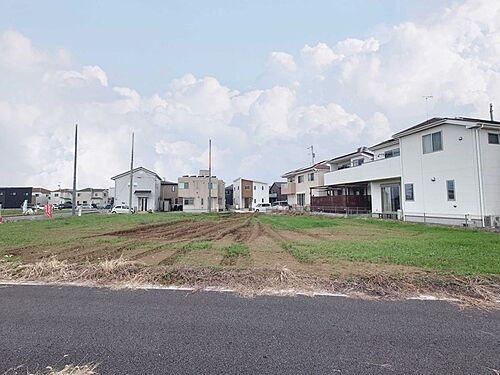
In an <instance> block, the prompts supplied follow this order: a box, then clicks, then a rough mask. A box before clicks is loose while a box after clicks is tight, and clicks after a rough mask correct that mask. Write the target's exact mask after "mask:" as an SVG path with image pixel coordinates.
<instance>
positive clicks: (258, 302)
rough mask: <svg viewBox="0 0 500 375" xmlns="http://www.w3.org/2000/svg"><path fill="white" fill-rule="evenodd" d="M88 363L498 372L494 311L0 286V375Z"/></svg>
mask: <svg viewBox="0 0 500 375" xmlns="http://www.w3.org/2000/svg"><path fill="white" fill-rule="evenodd" d="M88 362H97V363H99V368H98V369H99V371H100V373H102V374H206V373H210V374H221V373H232V374H236V373H238V374H242V373H245V374H266V373H268V374H271V373H272V374H276V373H278V374H298V373H300V374H386V373H387V374H445V373H446V374H495V371H494V370H500V313H499V312H488V311H482V310H461V309H460V308H459V307H457V306H455V305H451V304H449V303H446V302H440V301H417V300H406V301H367V300H360V299H350V298H343V297H328V296H325V297H305V296H300V297H274V296H273V297H256V298H241V297H238V296H236V295H234V294H230V293H217V292H203V293H201V292H200V293H192V292H189V291H172V290H110V289H98V288H85V287H73V286H64V287H62V286H27V285H18V286H12V285H0V374H3V373H4V372H6V371H7V370H8V369H9V368H13V367H17V366H19V365H24V366H25V367H24V370H22V369H21V370H18V371H19V372H18V373H24V374H25V373H26V368H27V369H28V370H29V371H32V372H34V371H36V370H42V369H44V368H45V367H46V366H59V367H62V366H63V365H64V364H66V363H72V364H84V363H88ZM9 373H15V372H12V371H11V372H9Z"/></svg>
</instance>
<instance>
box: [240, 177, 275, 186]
mask: <svg viewBox="0 0 500 375" xmlns="http://www.w3.org/2000/svg"><path fill="white" fill-rule="evenodd" d="M238 180H245V181H252V182H256V183H258V184H264V185H268V183H267V182H262V181H256V180H250V179H249V178H243V177H238V178H237V179H236V180H233V182H236V181H238Z"/></svg>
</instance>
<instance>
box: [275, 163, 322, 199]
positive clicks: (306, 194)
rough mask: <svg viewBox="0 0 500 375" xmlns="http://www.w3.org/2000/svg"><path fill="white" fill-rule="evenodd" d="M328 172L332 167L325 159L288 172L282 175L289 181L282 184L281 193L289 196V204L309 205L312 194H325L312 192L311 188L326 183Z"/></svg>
mask: <svg viewBox="0 0 500 375" xmlns="http://www.w3.org/2000/svg"><path fill="white" fill-rule="evenodd" d="M327 172H330V167H329V166H328V165H327V164H326V163H325V162H324V161H322V162H319V163H316V164H314V165H311V166H309V167H305V168H300V169H296V170H294V171H290V172H287V173H285V174H284V175H283V176H281V177H282V178H286V179H287V183H286V184H284V185H282V186H281V194H283V195H286V196H287V201H288V204H289V205H290V206H292V207H294V208H303V207H309V206H310V204H311V194H323V193H322V192H311V188H313V187H317V186H322V185H324V182H325V179H324V175H325V173H327Z"/></svg>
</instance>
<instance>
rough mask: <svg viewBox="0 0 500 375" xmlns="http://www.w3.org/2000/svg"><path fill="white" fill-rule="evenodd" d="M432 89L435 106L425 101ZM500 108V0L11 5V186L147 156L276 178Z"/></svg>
mask: <svg viewBox="0 0 500 375" xmlns="http://www.w3.org/2000/svg"><path fill="white" fill-rule="evenodd" d="M425 95H432V96H433V98H432V99H430V100H429V101H428V102H427V103H426V101H425V100H424V99H423V98H422V97H423V96H425ZM490 102H493V103H498V106H500V2H499V1H496V0H461V1H460V0H414V1H410V0H406V1H405V0H385V1H382V0H351V1H347V0H339V1H330V0H329V1H321V0H317V1H313V2H311V1H305V0H303V1H298V0H288V1H283V0H275V1H263V0H262V1H258V0H257V1H234V0H232V1H229V0H227V1H224V0H221V1H212V2H207V1H147V2H143V1H105V2H101V1H85V2H76V1H74V2H72V1H62V0H61V1H56V0H54V1H36V2H35V1H23V0H16V1H11V0H0V166H1V170H2V173H1V174H0V186H4V185H7V186H23V185H29V186H42V187H46V188H49V189H55V188H57V186H58V185H59V184H60V185H62V186H70V185H71V181H72V157H73V143H72V137H73V132H74V124H75V123H78V124H79V132H80V137H79V149H78V160H79V163H78V185H79V187H80V188H83V187H86V186H93V187H107V186H111V184H112V181H111V180H110V177H111V176H113V175H116V174H119V173H121V172H123V171H125V170H126V169H127V168H128V167H129V163H130V161H129V157H130V156H129V152H130V151H129V149H130V136H131V133H132V132H135V136H136V163H135V164H136V165H137V166H138V165H142V166H144V167H146V168H149V169H152V170H154V171H155V172H157V173H158V174H159V175H160V176H162V177H164V178H166V179H168V180H176V179H177V177H179V176H181V175H185V174H195V173H196V172H197V171H198V170H199V169H204V168H206V167H207V162H208V152H207V144H208V139H210V138H211V139H212V142H213V166H214V174H216V175H218V176H219V177H222V178H223V179H224V180H225V181H226V183H227V184H230V183H231V181H232V180H234V179H236V178H238V177H240V176H241V177H245V178H249V179H256V180H260V181H268V182H270V183H271V182H273V181H277V180H280V175H282V174H283V173H285V172H287V171H288V170H292V169H297V168H300V167H304V166H306V165H308V164H310V160H311V156H310V154H309V151H308V150H307V147H309V146H310V145H314V149H315V152H316V156H317V158H316V159H317V161H318V160H321V159H328V158H333V157H335V156H338V155H341V154H343V153H348V152H350V151H352V150H353V149H355V148H357V147H360V146H370V145H371V144H374V143H376V142H379V141H383V140H385V139H387V138H390V136H391V135H392V134H394V133H395V132H397V131H399V130H401V129H404V128H406V127H409V126H412V125H414V124H416V123H418V122H420V121H423V120H425V119H426V118H427V116H450V117H453V116H470V117H472V116H474V117H480V118H487V117H488V106H489V103H490Z"/></svg>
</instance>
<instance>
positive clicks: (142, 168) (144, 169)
mask: <svg viewBox="0 0 500 375" xmlns="http://www.w3.org/2000/svg"><path fill="white" fill-rule="evenodd" d="M139 171H144V172H147V173H149V174H152V175H154V176H155V177H156V178H157V179H158V180H160V181H161V178H160V176H158V175H157V174H156V173H155V172H153V171H152V170H149V169H147V168H144V167H137V168H134V169H133V173H135V172H139ZM128 174H130V170H128V171H126V172H123V173H120V174H117V175H116V176H113V177H111V179H112V180H116V179H118V178H120V177H123V176H126V175H128Z"/></svg>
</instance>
